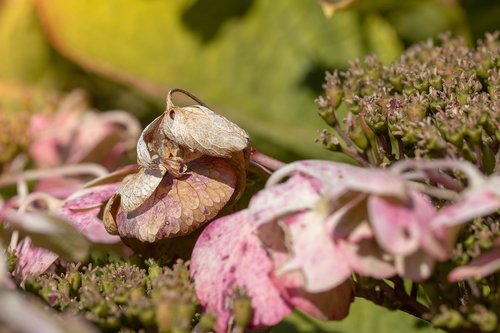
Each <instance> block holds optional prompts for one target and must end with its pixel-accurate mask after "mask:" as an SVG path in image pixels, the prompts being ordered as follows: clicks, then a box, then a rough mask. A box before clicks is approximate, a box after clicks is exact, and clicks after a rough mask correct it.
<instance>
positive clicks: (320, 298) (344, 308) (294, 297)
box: [274, 272, 353, 320]
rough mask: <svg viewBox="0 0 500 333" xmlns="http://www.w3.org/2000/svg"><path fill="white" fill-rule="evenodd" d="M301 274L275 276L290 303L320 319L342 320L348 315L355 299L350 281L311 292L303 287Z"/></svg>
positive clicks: (282, 292)
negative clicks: (318, 291)
mask: <svg viewBox="0 0 500 333" xmlns="http://www.w3.org/2000/svg"><path fill="white" fill-rule="evenodd" d="M299 275H300V273H298V272H294V273H290V274H284V275H281V276H279V277H274V280H275V284H276V286H277V287H278V288H279V290H280V292H281V295H282V297H284V298H285V300H286V301H287V302H288V303H289V304H291V305H293V307H294V308H297V309H299V310H301V311H303V312H305V313H307V314H309V315H311V316H313V317H315V318H318V319H320V320H341V319H344V318H345V317H346V316H347V314H348V313H349V308H350V304H351V302H352V299H353V290H352V286H351V282H350V281H345V282H344V283H342V284H340V285H339V286H337V287H336V288H333V289H330V290H326V291H324V292H320V293H311V292H307V291H306V290H305V289H304V288H303V283H302V280H303V279H302V278H301V277H300V276H299Z"/></svg>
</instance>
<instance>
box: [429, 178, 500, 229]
mask: <svg viewBox="0 0 500 333" xmlns="http://www.w3.org/2000/svg"><path fill="white" fill-rule="evenodd" d="M498 186H500V184H499V185H498ZM498 209H500V194H498V188H497V189H495V188H493V187H492V186H488V187H487V186H485V187H484V188H480V189H475V190H473V191H471V192H468V193H465V194H464V195H463V196H462V199H461V200H460V201H458V202H457V203H455V204H452V205H449V206H445V207H444V208H442V209H441V210H440V211H439V212H438V215H437V216H436V217H435V218H434V220H433V221H432V225H433V226H435V227H441V226H445V227H451V226H456V225H460V224H462V223H465V222H468V221H470V220H472V219H473V218H476V217H480V216H484V215H488V214H491V213H494V212H495V211H497V210H498Z"/></svg>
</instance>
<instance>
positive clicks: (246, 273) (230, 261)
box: [190, 210, 291, 332]
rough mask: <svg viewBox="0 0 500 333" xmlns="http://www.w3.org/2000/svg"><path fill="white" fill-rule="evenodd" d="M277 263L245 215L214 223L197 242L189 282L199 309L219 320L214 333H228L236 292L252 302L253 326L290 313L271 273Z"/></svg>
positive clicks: (264, 323)
mask: <svg viewBox="0 0 500 333" xmlns="http://www.w3.org/2000/svg"><path fill="white" fill-rule="evenodd" d="M272 270H273V264H272V262H271V260H270V258H269V256H268V255H267V253H266V251H265V250H264V249H263V248H262V246H261V243H260V241H259V239H258V238H257V237H256V235H255V227H254V226H253V225H251V224H250V223H248V212H247V211H246V210H243V211H240V212H238V213H235V214H232V215H229V216H225V217H223V218H220V219H218V220H216V221H214V222H212V223H211V224H210V225H209V226H208V227H207V228H206V229H205V230H204V231H203V233H202V234H201V236H200V238H199V239H198V241H197V242H196V245H195V248H194V250H193V255H192V258H191V267H190V272H191V277H192V278H193V280H194V284H195V290H196V294H197V296H198V298H199V300H200V302H201V304H202V305H203V306H204V307H205V308H206V309H207V310H208V311H210V312H212V313H215V314H216V315H217V322H216V324H215V330H216V331H217V332H227V327H228V322H229V319H230V315H231V304H230V302H231V299H232V297H233V295H234V292H235V290H236V289H238V288H240V289H244V290H245V292H246V294H247V295H248V296H249V297H250V300H251V304H252V308H253V317H252V320H251V324H252V326H257V327H258V326H271V325H275V324H276V323H278V322H279V321H280V320H281V319H282V318H283V317H285V316H287V315H288V314H290V312H291V308H290V307H289V306H288V305H287V304H286V303H285V301H284V300H283V299H282V297H281V296H280V294H279V291H278V290H277V289H276V287H275V285H274V283H273V281H272V280H271V278H270V277H269V274H270V273H271V272H272Z"/></svg>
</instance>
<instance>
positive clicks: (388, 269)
mask: <svg viewBox="0 0 500 333" xmlns="http://www.w3.org/2000/svg"><path fill="white" fill-rule="evenodd" d="M338 247H339V249H340V251H342V253H343V254H344V256H345V258H346V261H347V262H348V263H349V265H350V266H351V267H352V270H353V271H354V272H356V273H358V274H361V275H363V276H371V277H373V278H376V279H386V278H389V277H391V276H393V275H395V274H396V269H395V268H394V263H393V261H392V258H391V257H390V256H389V255H387V253H385V252H384V251H382V249H381V248H380V247H379V246H378V245H377V243H376V242H375V240H374V239H369V238H367V239H362V240H359V241H358V242H348V241H345V240H339V241H338Z"/></svg>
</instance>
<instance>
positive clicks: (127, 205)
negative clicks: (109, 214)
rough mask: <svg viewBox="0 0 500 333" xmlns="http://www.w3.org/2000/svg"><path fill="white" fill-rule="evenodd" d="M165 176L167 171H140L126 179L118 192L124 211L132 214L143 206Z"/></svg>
mask: <svg viewBox="0 0 500 333" xmlns="http://www.w3.org/2000/svg"><path fill="white" fill-rule="evenodd" d="M164 175H165V171H162V170H160V169H156V170H153V169H140V170H139V172H137V173H136V174H134V175H130V176H128V177H127V178H125V179H124V181H123V185H122V186H121V187H120V189H119V190H118V194H120V196H121V207H122V209H123V210H124V211H126V212H130V211H132V210H134V209H136V208H138V207H139V206H140V205H142V204H143V203H144V201H146V199H148V198H149V197H150V196H151V194H153V192H154V191H155V190H156V188H157V187H158V185H159V184H160V182H161V181H162V179H163V176H164Z"/></svg>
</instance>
